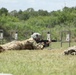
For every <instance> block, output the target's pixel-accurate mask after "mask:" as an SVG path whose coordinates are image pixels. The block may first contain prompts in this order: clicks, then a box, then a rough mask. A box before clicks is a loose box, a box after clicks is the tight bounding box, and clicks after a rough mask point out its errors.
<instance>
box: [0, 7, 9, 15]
mask: <svg viewBox="0 0 76 75" xmlns="http://www.w3.org/2000/svg"><path fill="white" fill-rule="evenodd" d="M2 14H4V15H7V14H8V10H7V9H6V8H3V7H2V8H1V9H0V15H2Z"/></svg>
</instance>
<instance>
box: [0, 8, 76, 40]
mask: <svg viewBox="0 0 76 75" xmlns="http://www.w3.org/2000/svg"><path fill="white" fill-rule="evenodd" d="M0 29H3V30H4V37H5V39H6V40H9V38H10V37H11V38H12V36H11V33H10V32H11V31H17V32H18V35H19V38H18V39H19V40H23V39H26V38H29V37H30V35H31V34H32V32H39V33H41V34H42V33H44V34H45V32H47V31H50V32H51V37H52V39H57V40H60V32H61V31H62V30H71V33H72V38H73V39H74V38H75V37H76V33H75V32H76V7H72V8H69V7H64V8H63V9H62V10H57V11H51V12H48V11H44V10H38V11H35V10H34V9H33V8H28V9H27V10H25V11H22V10H19V11H17V10H13V11H11V12H9V11H8V10H7V9H6V8H4V7H2V8H1V9H0ZM8 37H9V38H8Z"/></svg>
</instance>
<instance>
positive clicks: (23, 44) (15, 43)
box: [0, 38, 43, 52]
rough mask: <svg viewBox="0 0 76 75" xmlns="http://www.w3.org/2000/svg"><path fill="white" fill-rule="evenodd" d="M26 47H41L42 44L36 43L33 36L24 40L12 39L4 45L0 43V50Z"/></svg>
mask: <svg viewBox="0 0 76 75" xmlns="http://www.w3.org/2000/svg"><path fill="white" fill-rule="evenodd" d="M26 49H29V50H31V49H35V50H38V49H43V44H40V43H36V41H35V40H34V39H33V38H30V39H27V40H24V41H12V42H10V43H6V44H4V45H0V52H2V51H5V50H26Z"/></svg>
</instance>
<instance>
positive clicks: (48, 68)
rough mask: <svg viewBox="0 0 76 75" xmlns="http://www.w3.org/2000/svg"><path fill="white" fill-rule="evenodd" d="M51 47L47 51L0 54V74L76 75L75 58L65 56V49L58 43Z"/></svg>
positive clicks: (6, 52)
mask: <svg viewBox="0 0 76 75" xmlns="http://www.w3.org/2000/svg"><path fill="white" fill-rule="evenodd" d="M51 47H52V49H51V48H50V49H49V50H48V49H47V48H46V49H44V50H21V51H16V50H15V51H13V50H11V51H5V52H3V53H0V73H11V74H13V75H76V56H71V55H69V56H65V55H64V54H63V51H64V49H65V48H61V47H60V46H59V45H58V43H54V45H53V44H52V46H51ZM58 48H59V49H58Z"/></svg>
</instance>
